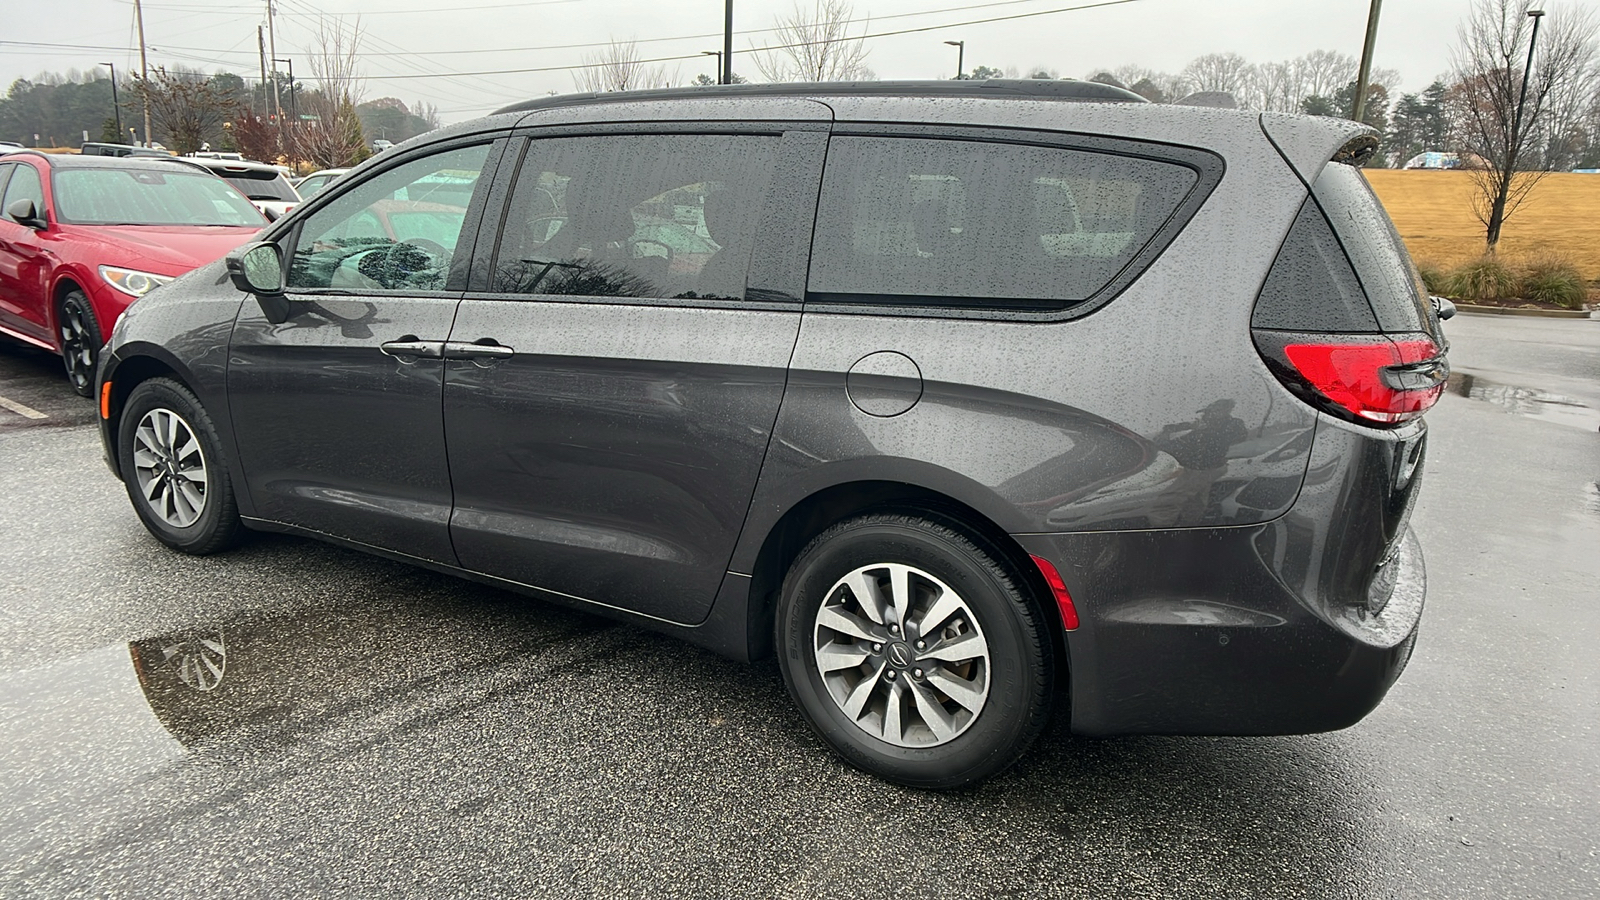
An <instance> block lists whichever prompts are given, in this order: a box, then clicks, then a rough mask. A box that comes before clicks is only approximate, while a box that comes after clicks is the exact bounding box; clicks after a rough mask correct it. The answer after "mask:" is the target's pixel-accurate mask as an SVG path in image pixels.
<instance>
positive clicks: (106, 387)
mask: <svg viewBox="0 0 1600 900" xmlns="http://www.w3.org/2000/svg"><path fill="white" fill-rule="evenodd" d="M100 418H102V419H109V418H111V382H109V381H108V382H106V383H105V384H102V385H100Z"/></svg>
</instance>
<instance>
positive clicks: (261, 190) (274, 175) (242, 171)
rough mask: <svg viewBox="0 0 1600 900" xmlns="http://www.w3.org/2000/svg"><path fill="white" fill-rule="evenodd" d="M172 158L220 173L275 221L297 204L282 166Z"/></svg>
mask: <svg viewBox="0 0 1600 900" xmlns="http://www.w3.org/2000/svg"><path fill="white" fill-rule="evenodd" d="M172 161H173V162H176V163H182V164H184V165H187V166H194V167H196V168H200V169H205V170H206V171H208V172H210V173H212V174H213V175H217V176H219V177H221V178H222V179H223V180H225V181H227V182H228V183H229V184H231V185H233V186H234V187H236V188H238V189H239V193H241V194H244V195H245V196H246V197H248V198H250V202H251V203H254V204H255V205H256V208H257V209H259V210H261V212H262V214H264V215H265V216H266V217H267V218H268V219H270V220H272V221H277V220H278V219H279V218H280V217H282V216H283V215H284V214H285V213H287V212H288V211H289V210H291V209H294V208H295V207H296V206H298V205H299V204H300V195H299V194H298V193H296V192H295V189H294V188H293V187H292V186H291V185H290V184H289V179H288V178H286V177H284V174H283V170H281V169H279V168H278V167H277V166H269V165H267V164H266V163H259V162H251V161H249V160H232V159H206V158H203V157H192V156H186V157H173V159H172Z"/></svg>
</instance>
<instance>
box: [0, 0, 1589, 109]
mask: <svg viewBox="0 0 1600 900" xmlns="http://www.w3.org/2000/svg"><path fill="white" fill-rule="evenodd" d="M806 2H808V3H809V2H810V0H806ZM1089 2H1093V0H1010V2H994V0H986V2H980V0H858V2H857V3H856V7H855V8H856V13H857V16H858V17H859V18H862V19H866V18H868V17H869V16H870V23H869V24H868V26H867V27H868V28H869V29H870V31H872V32H883V31H900V30H904V29H909V28H922V27H927V26H942V27H935V28H934V29H933V30H929V31H923V32H919V33H915V34H902V35H895V36H888V37H882V38H877V39H874V40H872V41H870V42H869V44H870V47H871V53H870V55H869V56H868V59H867V64H868V66H870V67H871V69H872V70H873V71H874V72H876V73H877V74H878V76H879V77H880V78H940V77H945V78H948V77H950V76H951V75H952V74H954V72H955V66H956V48H955V47H949V46H945V44H944V43H943V42H944V41H947V40H963V41H966V67H967V69H968V70H970V69H972V68H973V67H974V66H977V65H989V66H995V67H997V68H1005V67H1007V66H1015V67H1017V68H1018V69H1019V70H1022V71H1023V72H1026V71H1027V70H1029V69H1032V68H1036V67H1043V68H1047V69H1054V70H1058V71H1059V72H1060V74H1062V75H1064V76H1075V77H1083V76H1085V75H1087V74H1089V73H1090V72H1092V71H1094V70H1097V69H1102V68H1115V67H1117V66H1121V65H1128V64H1136V65H1141V66H1147V67H1150V68H1153V69H1159V70H1166V71H1177V70H1179V69H1181V68H1182V67H1183V66H1184V64H1185V63H1187V62H1188V61H1189V60H1190V59H1193V58H1194V57H1196V56H1199V55H1201V54H1205V53H1219V52H1236V53H1239V54H1241V55H1243V56H1245V57H1246V58H1247V59H1249V60H1250V61H1251V62H1266V61H1270V60H1281V59H1287V58H1290V57H1294V56H1299V55H1301V54H1304V53H1306V52H1308V51H1311V50H1317V49H1326V50H1338V51H1341V52H1344V53H1349V54H1351V55H1359V53H1360V51H1361V41H1362V36H1363V34H1364V31H1365V28H1366V18H1367V10H1368V7H1369V0H1124V2H1122V3H1120V4H1117V5H1109V6H1102V7H1100V8H1093V9H1081V10H1076V11H1069V12H1060V13H1055V14H1050V15H1037V16H1031V17H1028V18H1020V19H1012V20H1009V21H998V22H988V23H976V24H957V23H964V22H965V23H971V22H974V20H978V19H989V18H995V17H1000V16H1014V15H1018V14H1022V13H1032V12H1040V11H1046V10H1056V9H1063V8H1066V7H1072V6H1081V5H1085V4H1086V3H1089ZM1591 2H1592V0H1591ZM277 3H278V5H277V7H276V9H277V55H278V56H279V57H281V58H286V59H294V63H295V75H296V77H297V78H301V79H305V78H306V77H307V76H309V74H310V73H309V68H310V67H309V65H307V63H306V61H305V58H304V57H305V53H306V51H307V49H308V48H309V47H310V45H311V43H312V36H313V35H314V33H315V30H316V23H317V16H318V14H319V13H320V14H326V15H330V16H346V17H348V18H349V19H350V20H352V21H353V20H354V18H355V16H356V15H357V14H359V15H360V22H361V25H362V28H363V29H364V30H365V31H366V37H365V40H364V41H363V44H362V49H363V51H364V52H365V55H364V57H363V73H364V74H365V75H366V76H367V81H366V83H365V99H373V98H376V97H384V96H393V97H399V98H400V99H402V100H404V101H406V102H407V103H408V104H409V103H412V102H413V101H415V100H418V99H422V100H426V101H429V102H431V103H434V104H436V105H437V106H438V107H439V110H440V112H441V114H442V117H443V118H444V120H445V121H446V122H450V121H457V120H460V119H466V118H471V117H473V116H476V115H481V114H483V113H485V112H488V111H490V110H492V109H494V108H497V107H499V106H501V105H504V104H506V103H510V102H513V101H516V100H520V99H526V98H529V97H535V96H540V95H543V94H547V93H550V92H563V93H564V92H568V91H571V90H573V89H574V86H573V80H572V75H571V73H570V71H560V70H557V71H542V72H522V73H510V74H494V75H482V76H459V75H457V76H454V77H446V76H449V75H451V73H462V72H482V71H491V70H506V69H544V68H551V67H562V66H570V65H574V64H577V63H582V62H584V61H585V57H586V55H588V54H593V53H595V52H596V51H595V50H594V49H584V48H581V47H579V48H573V47H566V48H552V49H509V48H517V47H522V48H550V47H551V46H552V45H571V44H583V43H589V42H605V41H608V40H613V39H615V40H637V41H639V42H640V43H639V48H640V50H641V51H642V54H643V55H644V56H646V57H668V56H685V55H688V56H693V55H695V54H698V53H699V52H700V51H703V50H718V49H721V46H722V41H721V36H720V35H721V31H722V15H723V2H722V0H525V2H520V3H519V2H514V0H454V2H451V0H277ZM792 5H793V0H738V2H737V3H736V7H735V17H736V19H735V23H734V24H735V30H736V32H737V33H736V35H735V38H734V48H735V62H734V70H735V71H736V72H741V73H745V74H754V67H753V66H752V65H750V62H749V60H748V59H740V58H739V56H738V54H739V53H740V51H743V50H745V49H747V48H749V47H750V46H751V45H752V44H755V45H757V46H759V45H760V44H762V43H763V42H764V41H768V40H771V38H770V37H769V35H767V34H763V33H759V32H758V31H757V30H758V29H767V28H770V27H771V26H772V24H773V22H774V19H775V17H776V16H777V15H778V14H779V13H781V12H785V11H787V10H789V9H790V8H791V7H792ZM1583 5H1589V4H1588V3H1585V4H1583ZM5 6H6V10H5V13H4V15H3V16H0V21H3V28H0V84H4V85H9V84H10V83H11V82H12V81H13V80H15V79H17V78H31V77H33V76H35V75H37V74H38V73H40V72H46V71H56V72H64V71H66V70H67V69H71V68H77V69H87V68H90V67H92V66H94V65H96V64H98V63H102V62H106V61H110V62H114V63H116V64H117V66H118V68H119V69H124V68H125V69H126V70H127V71H133V70H134V69H136V68H137V66H138V52H137V49H136V48H137V46H138V44H137V38H136V37H135V36H134V34H135V33H134V27H133V2H132V0H50V2H45V3H35V2H25V0H5ZM1468 6H1469V2H1468V0H1389V2H1388V3H1386V4H1384V8H1383V20H1382V22H1381V26H1380V30H1379V34H1378V49H1377V57H1376V61H1375V65H1377V66H1380V67H1385V68H1392V69H1397V70H1399V72H1400V73H1401V76H1402V78H1403V81H1402V83H1401V85H1400V90H1401V91H1406V92H1414V91H1419V90H1421V89H1422V88H1424V87H1426V86H1427V84H1428V83H1429V82H1430V81H1432V80H1433V78H1434V77H1436V76H1438V75H1440V74H1441V73H1443V72H1444V71H1445V69H1446V68H1447V67H1448V64H1449V48H1450V45H1451V43H1452V42H1453V41H1454V39H1455V33H1456V26H1457V24H1458V22H1459V20H1460V19H1461V17H1462V15H1463V14H1464V13H1465V12H1466V10H1467V9H1468ZM265 8H266V7H265V2H264V0H214V2H207V0H149V2H147V3H145V39H146V41H147V42H148V44H149V46H150V47H151V48H153V49H152V50H151V51H150V64H151V65H152V66H154V65H157V64H164V65H168V66H171V65H178V64H181V65H188V66H195V67H198V68H202V69H204V70H206V71H215V70H218V69H223V68H225V69H228V70H230V71H234V72H237V73H239V74H241V75H244V76H246V77H254V74H255V73H257V72H258V71H259V62H258V56H257V53H256V26H257V25H258V24H260V23H262V22H263V21H265ZM698 35H703V36H699V37H697V36H698ZM656 38H674V40H661V41H656V40H652V39H656ZM37 44H58V45H59V44H68V45H74V47H51V46H36V45H37ZM440 51H453V52H440ZM428 54H432V55H428ZM664 65H665V67H666V70H667V74H668V75H669V77H670V76H671V75H672V74H674V73H676V75H677V76H678V77H677V80H678V81H680V82H681V81H688V80H692V79H693V78H694V76H695V75H696V74H699V73H701V72H704V73H707V74H713V73H714V71H715V62H714V60H713V59H712V58H711V57H704V58H695V59H686V60H681V61H672V62H666V63H664ZM280 68H283V67H282V66H280ZM417 75H426V77H409V78H406V77H399V78H397V77H393V76H417Z"/></svg>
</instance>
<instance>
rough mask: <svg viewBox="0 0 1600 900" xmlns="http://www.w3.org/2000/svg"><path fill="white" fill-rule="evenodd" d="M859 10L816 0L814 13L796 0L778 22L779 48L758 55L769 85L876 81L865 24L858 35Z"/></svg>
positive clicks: (841, 0) (838, 1)
mask: <svg viewBox="0 0 1600 900" xmlns="http://www.w3.org/2000/svg"><path fill="white" fill-rule="evenodd" d="M856 24H857V23H856V20H855V7H853V6H852V5H851V4H850V2H849V0H814V2H813V3H812V6H811V8H810V9H807V8H806V7H804V6H802V5H801V0H795V4H794V9H793V10H792V11H790V13H789V14H788V15H786V16H779V17H778V24H777V27H776V28H774V29H773V37H775V38H776V39H777V43H775V44H770V45H768V46H766V47H762V48H752V49H754V50H755V52H754V53H752V54H751V56H752V57H753V58H754V59H755V63H756V69H757V70H759V71H760V72H761V75H762V77H763V78H766V79H767V80H768V81H858V80H861V79H867V78H872V77H874V75H873V73H872V70H871V69H868V68H867V52H868V51H867V44H866V41H864V40H862V36H863V35H865V34H866V31H867V25H868V23H867V21H866V20H865V19H863V20H862V21H861V23H860V30H859V32H858V33H856V34H855V35H852V34H851V31H852V30H854V29H855V28H856Z"/></svg>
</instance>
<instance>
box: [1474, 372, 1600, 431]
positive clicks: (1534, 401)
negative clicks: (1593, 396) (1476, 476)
mask: <svg viewBox="0 0 1600 900" xmlns="http://www.w3.org/2000/svg"><path fill="white" fill-rule="evenodd" d="M1449 390H1450V393H1452V394H1457V395H1459V396H1462V397H1466V398H1468V399H1471V400H1483V401H1486V402H1488V403H1493V404H1494V405H1495V406H1498V407H1500V408H1501V409H1504V410H1506V411H1507V412H1513V413H1516V414H1517V415H1519V416H1528V417H1530V418H1534V419H1542V420H1543V421H1546V422H1558V423H1560V424H1562V425H1571V426H1574V427H1576V428H1582V429H1584V430H1585V431H1596V430H1600V410H1594V409H1591V408H1589V407H1588V406H1587V405H1585V404H1584V403H1583V401H1581V400H1576V399H1574V398H1572V397H1567V396H1563V395H1561V394H1552V393H1550V392H1549V391H1541V390H1537V389H1535V388H1524V387H1516V386H1515V385H1509V384H1500V383H1499V382H1496V381H1491V380H1489V379H1487V378H1484V377H1483V376H1481V375H1474V374H1473V373H1471V372H1465V371H1461V370H1459V369H1458V370H1456V371H1454V372H1451V373H1450V386H1449Z"/></svg>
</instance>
